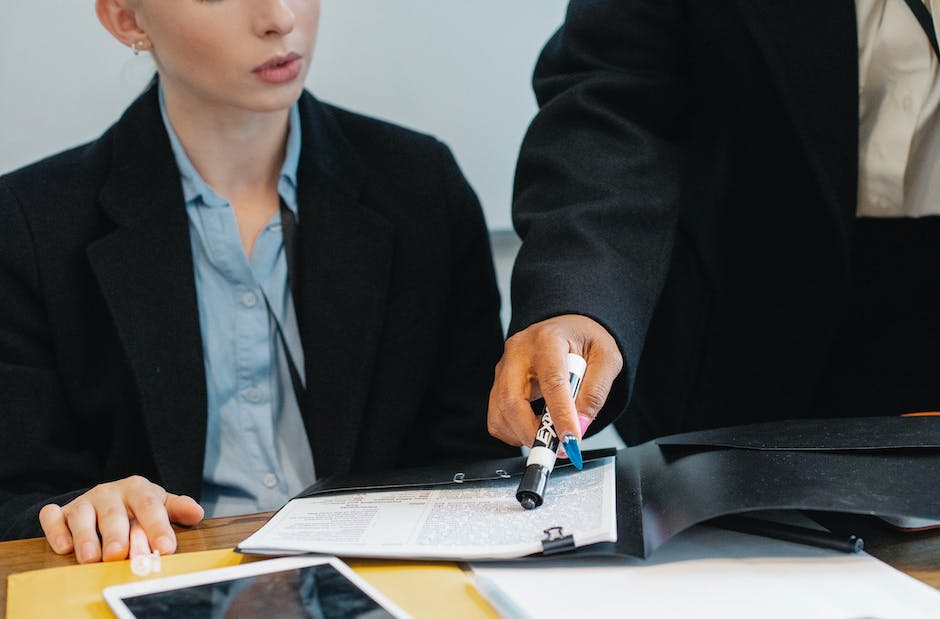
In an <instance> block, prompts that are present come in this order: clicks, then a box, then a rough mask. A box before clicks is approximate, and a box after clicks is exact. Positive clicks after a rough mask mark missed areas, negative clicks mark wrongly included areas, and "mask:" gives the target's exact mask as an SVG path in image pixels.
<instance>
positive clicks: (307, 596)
mask: <svg viewBox="0 0 940 619" xmlns="http://www.w3.org/2000/svg"><path fill="white" fill-rule="evenodd" d="M261 563H267V562H261ZM249 565H253V564H249ZM240 567H241V566H240ZM246 567H247V566H246ZM343 567H345V566H343ZM347 569H348V568H347ZM349 574H350V575H349V576H347V574H344V573H342V572H340V571H339V570H338V569H337V566H336V565H335V564H334V563H332V562H323V563H319V564H316V565H306V566H302V567H293V568H290V569H283V570H278V571H270V572H266V573H258V574H251V575H244V576H239V577H236V578H225V579H223V580H217V581H214V582H204V583H201V584H191V585H188V586H183V587H178V588H177V587H174V588H169V589H166V590H162V591H160V590H158V591H144V592H140V593H138V592H135V591H133V590H130V589H128V590H125V591H123V592H121V594H120V596H119V597H120V601H121V602H123V605H124V606H125V607H126V611H127V612H128V613H129V615H127V616H131V617H134V618H135V619H148V618H150V617H160V618H164V617H177V618H186V617H225V618H231V619H236V618H239V617H285V618H288V617H315V618H318V619H319V618H322V619H331V618H336V619H339V618H341V617H343V618H344V617H360V618H368V619H380V618H384V617H396V616H398V617H400V616H402V615H401V614H393V613H391V612H389V611H388V610H386V609H385V608H384V607H383V606H382V605H381V604H380V603H379V602H378V601H377V600H376V599H375V598H373V597H372V596H371V595H370V594H369V593H367V592H366V591H364V590H363V589H362V588H360V586H363V585H364V583H359V584H357V583H356V582H353V580H351V578H355V579H357V580H359V579H358V577H357V576H356V575H355V574H353V573H352V572H351V571H350V572H349ZM230 575H231V574H230ZM141 584H143V583H141ZM365 586H367V585H365ZM115 610H116V609H115ZM119 615H120V613H119Z"/></svg>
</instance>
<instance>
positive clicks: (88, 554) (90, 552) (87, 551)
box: [77, 542, 95, 563]
mask: <svg viewBox="0 0 940 619" xmlns="http://www.w3.org/2000/svg"><path fill="white" fill-rule="evenodd" d="M77 554H78V561H79V563H87V562H89V561H91V560H92V559H94V558H95V545H94V544H92V543H91V542H85V543H84V544H82V547H81V548H80V549H79V552H78V553H77Z"/></svg>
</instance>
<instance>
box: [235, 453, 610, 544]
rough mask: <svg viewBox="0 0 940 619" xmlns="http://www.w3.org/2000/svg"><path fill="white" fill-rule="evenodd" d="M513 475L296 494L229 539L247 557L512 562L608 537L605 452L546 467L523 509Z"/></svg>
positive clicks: (607, 467)
mask: <svg viewBox="0 0 940 619" xmlns="http://www.w3.org/2000/svg"><path fill="white" fill-rule="evenodd" d="M518 483H519V482H518V479H517V478H505V479H496V480H492V481H486V482H479V483H474V484H466V485H461V484H454V485H449V486H445V487H438V488H434V487H428V488H408V489H388V490H370V491H367V492H362V491H357V492H341V493H331V494H323V495H319V496H313V497H306V498H296V499H292V500H291V501H290V502H288V503H287V505H285V506H284V507H283V508H282V509H281V510H280V511H278V512H277V514H275V515H274V516H273V517H272V518H271V520H270V521H268V523H267V524H266V525H265V526H264V527H262V528H261V529H260V530H259V531H258V532H257V533H255V534H254V535H252V536H251V537H249V538H248V539H246V540H245V541H244V542H242V543H241V544H239V545H238V548H237V550H238V551H240V552H245V553H250V554H278V555H283V554H295V553H304V552H318V553H324V554H334V555H339V556H343V557H382V558H399V559H446V560H470V559H473V560H477V559H512V558H517V557H523V556H526V555H530V554H536V553H540V552H542V550H543V545H542V543H543V541H546V540H552V539H556V538H561V537H567V536H571V541H572V542H573V545H574V547H580V546H584V545H588V544H593V543H596V542H614V541H616V540H617V519H616V505H615V498H616V497H615V479H614V459H613V458H612V457H607V458H602V459H599V460H595V461H592V462H589V463H586V464H585V467H584V469H583V470H582V471H577V470H575V469H573V468H572V467H564V468H559V469H556V470H555V472H554V473H553V474H552V477H551V481H550V483H549V486H548V496H547V497H546V500H545V503H544V504H543V505H542V506H541V507H539V508H538V509H534V510H525V509H523V508H522V507H521V506H520V505H519V502H518V501H517V500H516V497H515V491H516V486H517V485H518Z"/></svg>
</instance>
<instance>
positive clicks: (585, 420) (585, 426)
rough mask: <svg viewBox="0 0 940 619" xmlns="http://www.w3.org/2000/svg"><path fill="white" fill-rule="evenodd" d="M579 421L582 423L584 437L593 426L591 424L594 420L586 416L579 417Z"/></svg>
mask: <svg viewBox="0 0 940 619" xmlns="http://www.w3.org/2000/svg"><path fill="white" fill-rule="evenodd" d="M578 421H580V422H581V436H584V433H585V432H587V429H588V426H589V425H591V422H592V421H594V419H592V418H591V417H588V416H586V415H578Z"/></svg>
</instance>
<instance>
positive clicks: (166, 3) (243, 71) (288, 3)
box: [133, 0, 320, 112]
mask: <svg viewBox="0 0 940 619" xmlns="http://www.w3.org/2000/svg"><path fill="white" fill-rule="evenodd" d="M133 5H134V6H135V7H136V10H135V13H136V16H137V23H138V24H139V26H140V27H141V28H142V29H143V30H144V32H146V34H147V37H148V39H149V40H150V43H151V45H152V50H151V51H152V53H153V56H154V59H155V60H156V63H157V68H158V71H159V73H160V80H161V83H162V84H163V88H164V90H165V91H166V92H167V96H168V97H169V96H175V97H178V98H179V101H180V102H181V103H182V104H183V105H208V106H210V107H233V108H239V109H244V110H250V111H255V112H269V111H275V110H281V109H286V108H288V107H289V106H290V105H292V104H293V103H294V102H295V101H296V100H297V98H298V97H299V96H300V93H301V90H302V89H303V84H304V79H305V78H306V76H307V71H308V70H309V68H310V61H311V60H312V58H313V49H314V46H315V44H316V37H317V25H318V23H319V20H320V0H136V2H133Z"/></svg>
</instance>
